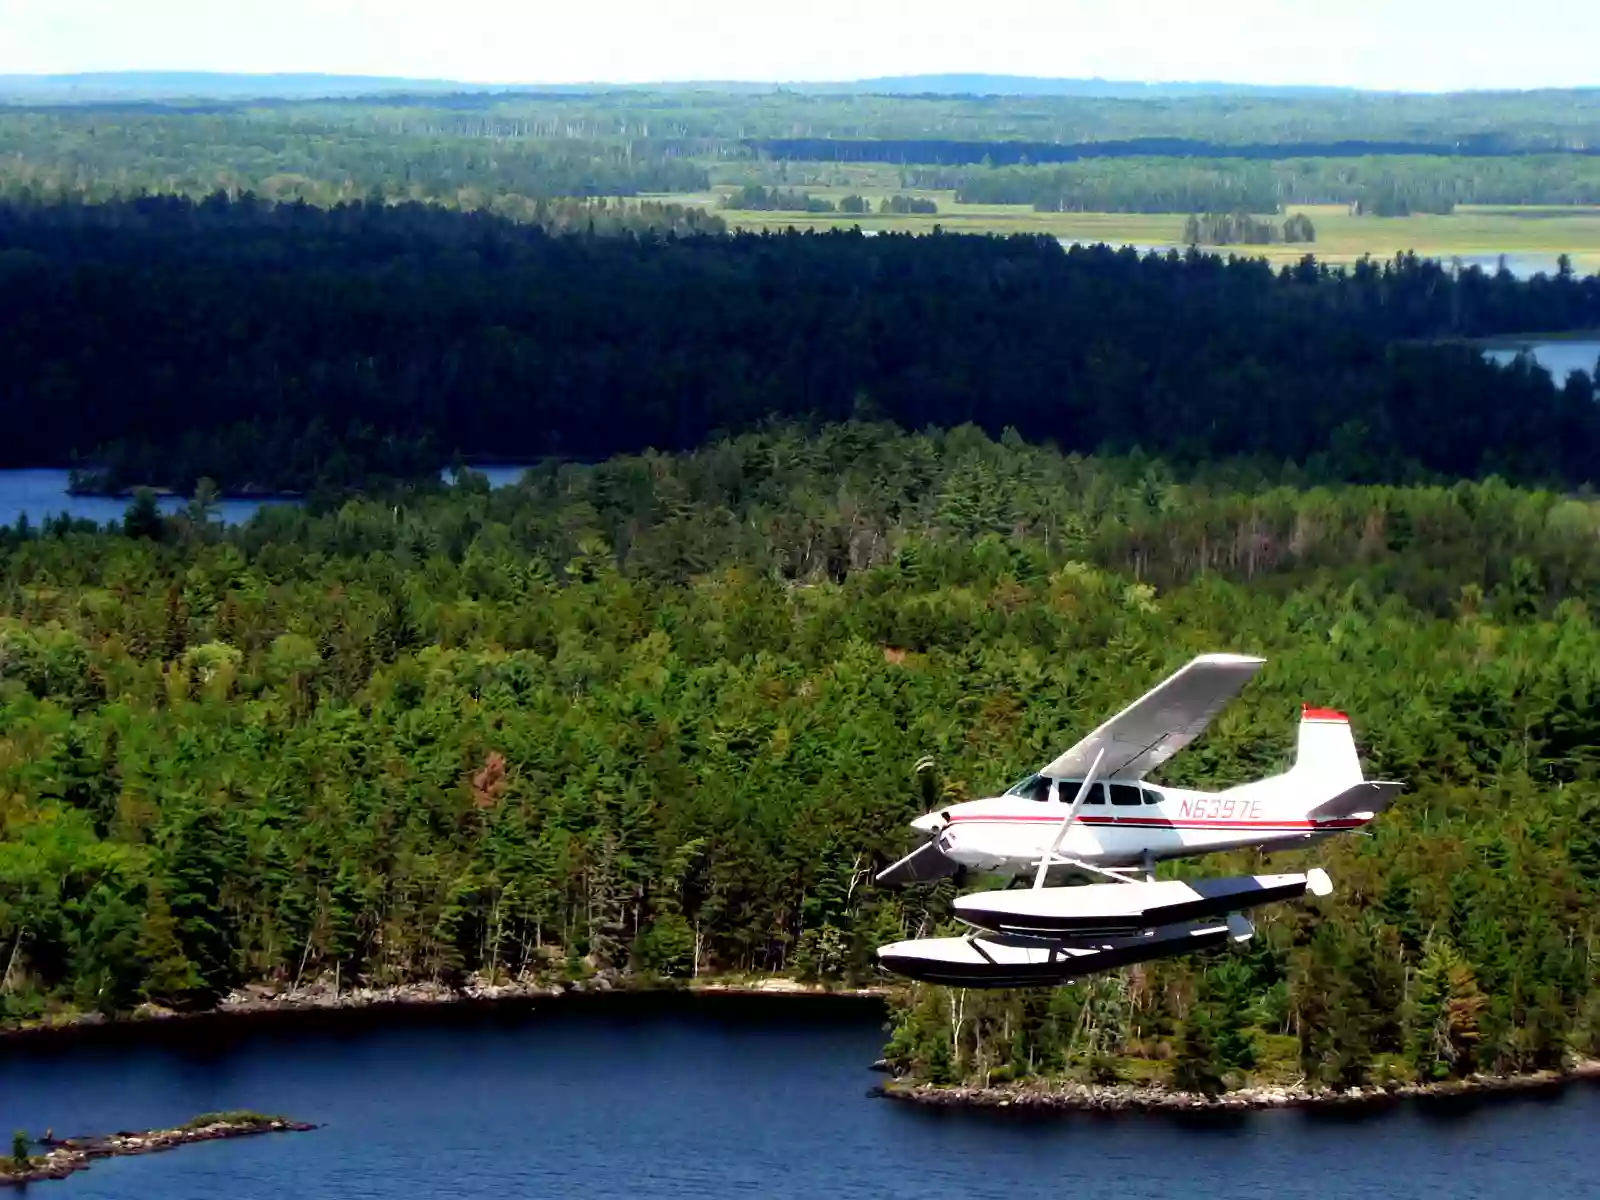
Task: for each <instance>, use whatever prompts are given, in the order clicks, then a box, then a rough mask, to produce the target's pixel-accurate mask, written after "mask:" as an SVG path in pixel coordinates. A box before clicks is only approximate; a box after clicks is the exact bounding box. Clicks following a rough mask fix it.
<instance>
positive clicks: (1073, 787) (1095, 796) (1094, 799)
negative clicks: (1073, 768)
mask: <svg viewBox="0 0 1600 1200" xmlns="http://www.w3.org/2000/svg"><path fill="white" fill-rule="evenodd" d="M1082 786H1083V784H1082V782H1081V781H1075V782H1073V783H1071V784H1069V785H1068V786H1066V787H1064V788H1062V789H1061V790H1062V791H1064V792H1065V793H1066V794H1067V802H1068V803H1069V804H1070V803H1071V802H1072V801H1073V800H1076V799H1077V798H1078V789H1079V788H1080V787H1082ZM1083 802H1084V804H1085V805H1089V804H1104V803H1105V802H1106V794H1105V785H1104V784H1101V783H1097V784H1095V785H1094V786H1093V787H1091V788H1090V789H1089V794H1088V795H1087V796H1085V797H1084V798H1083Z"/></svg>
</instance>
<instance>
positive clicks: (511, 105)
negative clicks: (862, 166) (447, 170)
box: [11, 88, 1600, 163]
mask: <svg viewBox="0 0 1600 1200" xmlns="http://www.w3.org/2000/svg"><path fill="white" fill-rule="evenodd" d="M11 111H23V112H27V113H30V114H35V115H42V116H45V117H49V118H68V119H73V120H78V119H82V118H88V119H90V120H91V121H93V122H94V123H96V125H97V127H104V126H110V125H114V124H119V123H124V122H132V121H168V122H178V123H187V127H188V128H189V129H191V130H194V131H196V137H195V141H196V144H197V148H198V146H199V144H200V143H202V142H203V141H205V140H207V139H206V138H205V137H204V136H203V134H201V133H200V131H201V130H202V129H203V124H202V123H203V122H206V121H222V122H227V121H250V122H254V123H256V124H258V125H260V126H262V127H263V128H264V129H266V130H268V131H270V132H271V133H272V134H275V135H282V136H285V137H289V138H292V137H294V136H295V135H296V133H297V131H299V130H302V129H306V128H314V127H317V126H323V127H328V128H334V129H338V130H342V131H345V132H347V133H349V134H351V135H353V136H356V137H363V138H364V137H371V138H372V139H373V140H375V141H379V142H392V141H394V140H396V139H397V138H443V139H450V140H456V139H470V140H472V141H474V142H476V143H478V144H479V145H480V146H485V147H496V146H499V145H503V144H507V143H512V142H517V141H531V142H539V141H559V140H566V139H572V140H576V141H580V142H584V141H588V142H601V141H609V142H614V143H615V144H618V145H626V146H631V147H632V148H633V150H634V152H635V153H641V152H644V151H647V150H648V151H652V152H658V153H660V154H662V155H666V156H673V157H680V158H699V159H705V158H714V159H749V158H751V157H753V156H755V155H758V154H766V155H767V156H769V157H775V156H777V155H778V154H782V155H784V156H787V157H799V158H807V159H814V160H815V159H845V158H848V159H849V160H851V161H861V162H869V161H889V162H898V161H914V160H915V161H923V162H944V163H955V162H958V161H964V162H970V163H977V162H979V161H981V160H982V158H983V156H984V155H985V154H990V155H991V160H992V161H994V162H997V163H998V162H1001V161H1002V159H1001V158H1000V157H995V156H996V155H1008V154H1009V155H1014V156H1015V157H1013V158H1012V159H1011V160H1010V161H1019V160H1020V159H1021V157H1022V156H1025V155H1026V156H1028V160H1029V161H1032V162H1040V161H1045V160H1044V158H1043V157H1042V155H1044V154H1049V153H1072V152H1073V151H1072V150H1071V149H1070V148H1072V147H1075V146H1077V145H1078V144H1080V143H1092V144H1094V145H1091V146H1089V147H1088V148H1087V149H1086V150H1084V151H1078V152H1079V153H1084V152H1086V153H1104V152H1106V151H1105V150H1104V149H1101V150H1097V149H1096V146H1099V147H1105V148H1106V149H1109V150H1110V151H1112V152H1116V153H1123V154H1126V153H1136V154H1137V153H1143V154H1151V153H1156V154H1179V155H1185V156H1193V155H1195V154H1199V153H1208V152H1214V151H1215V150H1217V149H1220V148H1223V147H1235V148H1240V147H1244V148H1248V152H1249V153H1250V154H1252V155H1266V156H1268V157H1274V158H1276V157H1282V156H1283V155H1285V154H1291V153H1302V154H1313V153H1325V154H1328V155H1338V156H1341V157H1345V156H1349V155H1351V154H1355V153H1399V152H1423V153H1435V154H1440V155H1444V156H1449V157H1460V156H1474V157H1483V156H1503V155H1507V154H1519V153H1526V152H1542V153H1567V152H1573V151H1591V150H1593V149H1595V148H1596V147H1600V101H1597V100H1596V98H1595V90H1594V89H1555V88H1552V89H1541V90H1538V91H1530V92H1501V93H1486V92H1481V91H1480V92H1471V93H1455V94H1449V93H1447V94H1442V95H1400V96H1395V95H1363V94H1354V95H1351V94H1335V95H1273V94H1254V95H1226V94H1216V95H1183V96H1176V95H1164V96H1151V97H1148V98H1139V99H1129V98H1122V97H1101V96H960V95H861V94H826V93H808V92H804V91H799V90H791V89H785V90H782V91H776V92H764V93H750V94H743V95H740V94H734V93H731V92H723V93H717V92H709V91H673V92H651V91H648V90H644V89H629V90H625V91H610V92H587V93H584V92H575V93H566V94H560V93H555V92H540V93H530V92H524V93H520V94H519V93H515V92H493V93H476V94H473V93H463V94H458V95H449V96H440V95H395V96H384V97H382V98H381V99H374V98H368V99H365V100H363V99H359V98H354V99H344V100H338V99H334V100H309V99H308V100H273V101H266V102H260V101H255V100H226V99H223V100H201V101H196V102H179V101H173V102H143V103H141V102H134V101H117V102H106V103H89V104H77V105H70V104H69V105H59V106H43V105H41V106H36V107H33V108H24V107H23V106H22V105H20V104H19V105H16V106H15V108H14V109H13V110H11ZM1107 144H1110V145H1109V146H1108V145H1107ZM902 147H903V153H902V152H901V151H902ZM941 147H942V148H941ZM1063 147H1067V148H1068V149H1067V150H1065V151H1063V149H1062V148H1063ZM1296 147H1300V148H1301V149H1298V150H1296V149H1295V148H1296ZM1030 148H1034V149H1030ZM1236 152H1237V153H1244V152H1245V151H1244V150H1237V151H1236ZM908 155H909V156H913V157H907V156H908ZM933 155H940V156H941V157H933Z"/></svg>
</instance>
